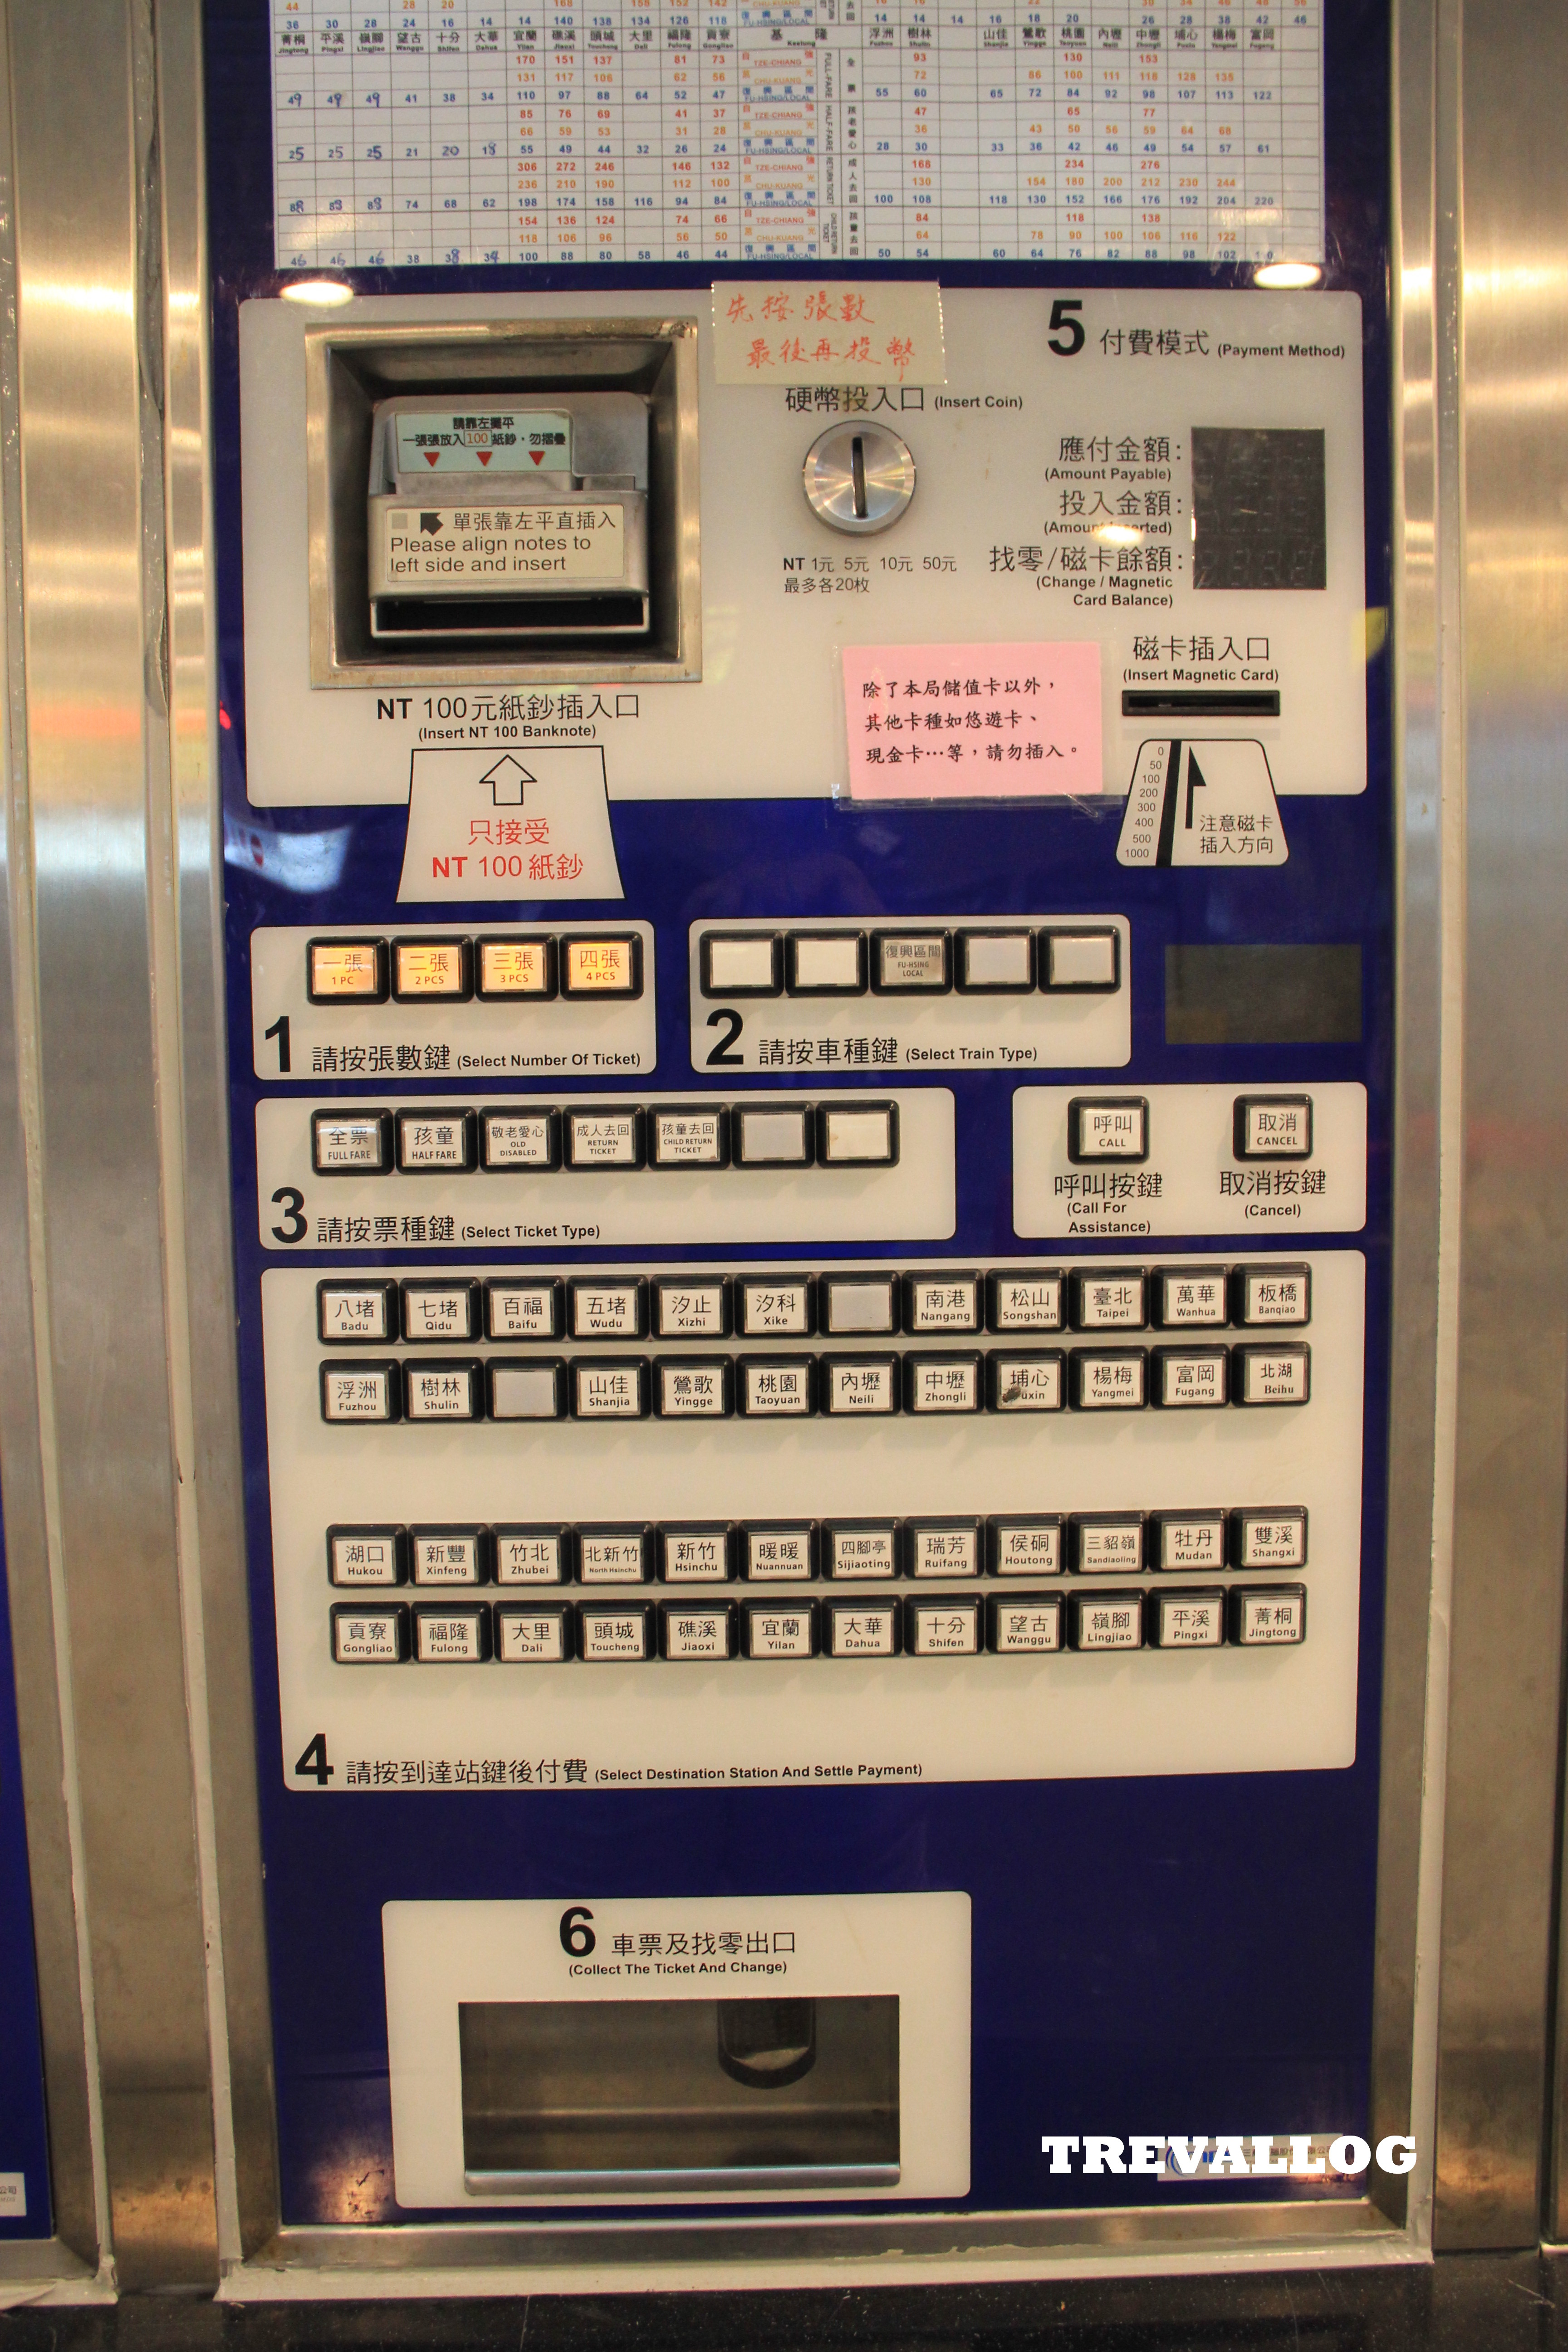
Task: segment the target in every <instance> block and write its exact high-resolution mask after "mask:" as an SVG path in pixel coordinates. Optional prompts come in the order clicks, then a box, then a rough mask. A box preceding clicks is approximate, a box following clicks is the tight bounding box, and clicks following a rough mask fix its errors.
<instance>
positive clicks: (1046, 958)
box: [1039, 929, 1121, 996]
mask: <svg viewBox="0 0 1568 2352" xmlns="http://www.w3.org/2000/svg"><path fill="white" fill-rule="evenodd" d="M1039 971H1040V986H1041V987H1042V988H1043V989H1046V990H1047V991H1048V992H1050V993H1051V994H1053V995H1058V994H1060V995H1072V996H1110V995H1112V994H1114V992H1115V991H1116V990H1117V989H1118V988H1119V987H1120V986H1121V939H1120V938H1119V936H1118V934H1117V933H1116V932H1115V931H1113V930H1109V929H1099V930H1048V931H1042V932H1041V933H1040V946H1039Z"/></svg>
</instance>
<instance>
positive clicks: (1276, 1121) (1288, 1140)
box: [1231, 1095, 1312, 1160]
mask: <svg viewBox="0 0 1568 2352" xmlns="http://www.w3.org/2000/svg"><path fill="white" fill-rule="evenodd" d="M1231 1150H1232V1151H1233V1152H1234V1153H1235V1156H1236V1157H1237V1160H1310V1158H1311V1156H1312V1097H1311V1096H1310V1095H1237V1098H1236V1108H1235V1112H1234V1124H1233V1131H1232V1135H1231Z"/></svg>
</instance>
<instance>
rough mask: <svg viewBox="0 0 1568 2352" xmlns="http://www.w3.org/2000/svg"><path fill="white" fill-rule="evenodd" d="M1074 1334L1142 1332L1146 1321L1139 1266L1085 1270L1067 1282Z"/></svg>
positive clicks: (1147, 1316)
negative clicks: (1077, 1332)
mask: <svg viewBox="0 0 1568 2352" xmlns="http://www.w3.org/2000/svg"><path fill="white" fill-rule="evenodd" d="M1068 1313H1069V1316H1070V1318H1071V1321H1072V1328H1073V1329H1074V1330H1075V1331H1141V1330H1142V1328H1143V1326H1144V1324H1145V1323H1146V1322H1147V1321H1148V1319H1149V1309H1148V1298H1147V1294H1146V1291H1145V1287H1144V1277H1143V1271H1142V1267H1141V1266H1135V1265H1131V1266H1119V1265H1101V1266H1087V1267H1085V1268H1083V1269H1082V1270H1081V1271H1075V1272H1074V1273H1073V1274H1072V1275H1071V1276H1069V1277H1068Z"/></svg>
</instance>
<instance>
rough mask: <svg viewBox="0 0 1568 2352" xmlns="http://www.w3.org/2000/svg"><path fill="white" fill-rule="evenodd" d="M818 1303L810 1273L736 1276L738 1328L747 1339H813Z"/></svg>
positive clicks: (736, 1326) (736, 1323) (736, 1321)
mask: <svg viewBox="0 0 1568 2352" xmlns="http://www.w3.org/2000/svg"><path fill="white" fill-rule="evenodd" d="M814 1306H815V1300H814V1297H813V1293H812V1280H811V1276H809V1275H808V1274H803V1275H798V1276H790V1275H740V1276H737V1277H736V1280H735V1328H736V1330H737V1331H738V1332H739V1333H740V1334H741V1337H742V1339H810V1337H811V1334H812V1332H813V1331H814V1330H815V1328H816V1320H815V1317H814V1313H813V1308H814Z"/></svg>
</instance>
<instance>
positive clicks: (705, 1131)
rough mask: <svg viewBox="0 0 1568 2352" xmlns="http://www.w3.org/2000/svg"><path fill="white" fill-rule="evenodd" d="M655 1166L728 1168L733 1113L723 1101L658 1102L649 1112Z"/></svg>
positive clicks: (650, 1144) (652, 1158)
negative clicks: (726, 1108)
mask: <svg viewBox="0 0 1568 2352" xmlns="http://www.w3.org/2000/svg"><path fill="white" fill-rule="evenodd" d="M647 1136H648V1154H647V1156H648V1159H649V1160H650V1161H651V1163H652V1165H653V1166H654V1167H655V1168H728V1166H729V1165H730V1115H729V1113H728V1111H726V1110H725V1109H724V1108H723V1106H722V1105H721V1104H720V1103H712V1104H708V1103H681V1104H679V1105H673V1106H667V1105H663V1104H656V1105H655V1106H654V1108H652V1109H651V1110H650V1111H649V1112H648V1115H647Z"/></svg>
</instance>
